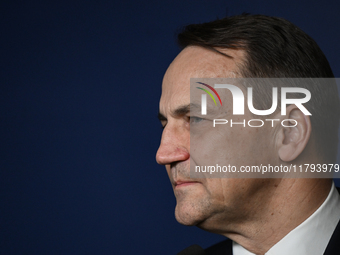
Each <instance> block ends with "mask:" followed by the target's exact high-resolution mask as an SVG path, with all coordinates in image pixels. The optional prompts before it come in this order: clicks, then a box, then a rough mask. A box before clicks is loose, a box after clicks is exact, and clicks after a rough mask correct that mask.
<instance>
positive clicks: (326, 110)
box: [156, 15, 340, 254]
mask: <svg viewBox="0 0 340 255" xmlns="http://www.w3.org/2000/svg"><path fill="white" fill-rule="evenodd" d="M178 42H179V44H180V46H181V47H182V49H183V50H182V51H181V52H180V53H179V55H178V56H177V57H176V58H175V60H174V61H173V62H172V63H171V64H170V66H169V68H168V69H167V71H166V74H165V75H164V79H163V85H162V96H161V99H160V106H159V118H160V121H161V123H162V125H163V127H164V130H163V134H162V139H161V144H160V147H159V149H158V152H157V155H156V159H157V162H158V163H159V164H162V165H165V167H166V170H167V173H168V175H169V178H170V181H171V184H172V186H173V189H174V193H175V196H176V200H177V205H176V209H175V216H176V219H177V221H178V222H180V223H182V224H184V225H196V226H198V227H200V228H202V229H204V230H207V231H210V232H214V233H218V234H221V235H224V236H226V237H228V238H230V239H231V240H233V241H234V242H235V243H234V246H233V250H234V253H235V254H265V253H267V252H268V251H270V252H274V253H268V254H275V251H276V250H275V249H282V247H283V246H287V243H284V245H283V244H282V243H283V242H284V240H283V239H284V238H285V239H286V240H289V242H288V243H290V244H291V243H293V244H292V245H291V246H292V247H290V248H288V249H289V250H288V253H285V252H284V253H282V254H293V253H289V252H291V250H293V249H295V246H300V244H301V242H300V243H298V244H299V245H297V244H294V242H295V241H293V242H292V241H291V240H297V239H299V238H297V237H298V236H299V235H298V234H296V232H298V231H300V232H301V233H302V232H303V231H305V232H304V233H306V232H307V231H313V230H315V228H319V227H318V226H313V224H311V223H310V224H309V225H308V226H307V227H304V225H306V224H305V221H306V219H311V220H309V221H313V219H315V218H316V217H320V216H319V214H320V213H319V214H317V213H316V212H317V211H322V210H325V209H324V208H325V207H326V208H331V209H327V212H328V214H327V216H321V217H324V218H325V217H328V218H331V221H332V222H331V223H329V222H322V224H321V225H322V226H325V230H322V231H323V232H322V233H321V234H320V235H321V236H322V238H321V239H322V241H320V242H321V243H320V244H317V246H318V247H319V248H313V250H314V251H315V250H317V251H315V252H316V253H315V254H322V253H320V252H321V251H324V250H325V249H326V246H327V244H328V242H329V239H330V237H331V236H332V234H333V232H334V230H335V227H336V225H337V221H338V220H339V218H340V211H339V212H337V210H338V209H339V208H340V202H339V195H338V194H337V191H336V189H334V187H332V185H333V184H332V180H331V179H329V178H308V179H306V178H192V177H191V175H190V167H192V166H193V165H200V163H201V162H203V160H204V159H209V160H210V161H214V160H215V162H219V164H224V165H231V166H235V168H237V169H241V167H242V166H259V165H261V166H262V165H273V166H275V165H281V166H293V165H294V166H296V167H298V166H300V165H302V166H304V164H310V165H313V166H316V165H317V164H321V165H326V166H327V167H328V164H334V163H335V160H336V152H337V143H338V139H337V135H338V123H339V98H338V92H337V87H336V84H335V83H334V84H331V85H328V86H325V87H322V86H318V85H316V86H314V85H313V86H310V87H308V86H307V88H308V90H309V91H310V93H311V95H312V98H313V100H311V101H310V102H308V103H306V104H305V107H306V108H307V109H308V111H310V112H311V114H312V115H311V116H308V115H306V114H304V113H303V111H301V108H300V107H299V106H298V105H295V104H290V105H287V107H286V109H285V110H286V112H285V115H282V114H281V109H280V104H278V107H277V109H276V110H275V111H274V112H273V113H272V114H271V115H270V119H275V120H277V121H272V122H270V124H267V125H263V126H259V127H253V126H249V125H244V126H242V127H238V128H232V127H230V126H228V128H227V127H218V129H213V128H211V127H212V123H213V121H214V119H222V118H223V119H231V118H233V121H234V122H235V123H241V122H242V121H244V122H245V123H249V122H248V121H249V120H252V119H257V120H258V119H260V120H262V121H263V122H264V121H265V120H266V119H268V118H269V117H268V116H254V114H253V113H252V112H251V111H249V109H248V108H246V109H245V112H244V114H243V115H242V116H233V115H232V102H233V97H232V94H231V93H230V92H227V91H223V90H219V91H218V93H219V95H220V96H221V102H222V101H223V108H222V106H221V109H222V111H221V112H222V113H223V114H224V116H222V115H223V114H222V113H221V112H220V113H216V114H215V113H214V114H215V115H214V114H211V115H206V116H202V114H201V112H200V111H201V109H195V107H194V104H192V102H191V99H190V92H191V91H190V79H191V78H202V79H204V78H332V77H334V75H333V72H332V70H331V68H330V66H329V63H328V61H327V59H326V57H325V56H324V54H323V53H322V51H321V50H320V48H319V47H318V45H317V44H316V43H315V42H314V40H313V39H311V38H310V37H309V36H308V35H307V34H305V33H304V32H303V31H302V30H300V29H299V28H297V27H296V26H295V25H293V24H291V23H290V22H288V21H286V20H284V19H280V18H274V17H267V16H262V15H239V16H233V17H227V18H224V19H221V20H217V21H213V22H209V23H204V24H197V25H189V26H187V27H186V28H185V29H184V30H183V31H182V32H181V33H180V34H179V35H178ZM291 86H294V85H291ZM296 86H299V85H296ZM239 88H240V89H241V90H242V91H247V90H246V88H245V87H243V86H239ZM271 91H272V88H270V90H267V89H266V88H265V87H263V86H261V85H259V84H257V86H254V87H253V98H254V102H255V100H256V103H254V107H255V108H256V109H269V108H270V107H271V105H272V94H271ZM208 107H209V105H208ZM208 110H209V108H208ZM285 120H288V122H287V123H286V125H282V121H285ZM289 123H290V124H289ZM292 123H298V124H297V125H293V124H292ZM196 130H197V131H196ZM190 139H192V140H193V139H195V141H197V144H199V145H201V146H195V147H194V148H190V145H192V144H191V141H190ZM304 170H305V169H304ZM331 191H332V192H331ZM329 201H331V202H329ZM325 202H327V203H325ZM325 204H326V205H325ZM330 212H331V213H330ZM315 215H316V216H315ZM322 215H326V213H323V214H322ZM324 218H322V221H327V219H324ZM317 219H318V222H320V220H319V218H317ZM302 223H303V224H302ZM301 225H303V226H302V227H301ZM328 226H329V227H328ZM303 227H304V228H303ZM301 229H302V230H301ZM293 230H294V231H295V235H294V233H293ZM300 238H304V237H300ZM314 238H319V236H317V235H316V236H315V237H314ZM323 239H324V240H323ZM280 243H281V244H280ZM280 245H281V246H280ZM302 245H303V244H302ZM306 245H307V246H308V245H310V242H309V241H308V243H307V244H306ZM275 246H276V247H275ZM277 247H279V248H277ZM311 247H312V246H311ZM240 249H241V250H242V249H246V250H247V252H248V251H249V252H252V253H242V252H244V251H239V250H240ZM318 249H319V250H318ZM212 254H215V253H212ZM216 254H219V253H216ZM221 254H222V253H221ZM226 254H228V253H226ZM297 254H298V253H297ZM305 254H310V253H308V251H306V253H305Z"/></svg>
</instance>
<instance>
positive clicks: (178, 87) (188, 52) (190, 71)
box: [160, 46, 244, 111]
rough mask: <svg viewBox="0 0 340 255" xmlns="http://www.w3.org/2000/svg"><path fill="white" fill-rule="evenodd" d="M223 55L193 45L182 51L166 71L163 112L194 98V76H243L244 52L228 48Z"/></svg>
mask: <svg viewBox="0 0 340 255" xmlns="http://www.w3.org/2000/svg"><path fill="white" fill-rule="evenodd" d="M223 53H226V54H228V55H229V56H231V57H232V58H228V57H226V56H223V55H222V54H220V53H218V52H215V51H213V50H209V49H205V48H202V47H197V46H190V47H187V48H185V49H184V50H182V51H181V53H180V54H179V55H178V56H177V57H176V58H175V59H174V61H173V62H172V63H171V64H170V66H169V68H168V70H167V71H166V73H165V75H164V79H163V85H162V96H161V101H160V107H161V111H166V110H167V109H162V108H164V107H167V108H171V107H175V106H177V105H179V104H181V103H188V102H189V101H190V78H218V77H224V78H229V77H232V78H233V77H239V76H240V75H239V67H238V66H240V64H242V60H243V57H244V56H243V55H244V53H243V51H241V50H229V49H224V50H223Z"/></svg>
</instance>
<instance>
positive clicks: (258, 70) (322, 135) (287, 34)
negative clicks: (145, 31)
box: [178, 14, 340, 161]
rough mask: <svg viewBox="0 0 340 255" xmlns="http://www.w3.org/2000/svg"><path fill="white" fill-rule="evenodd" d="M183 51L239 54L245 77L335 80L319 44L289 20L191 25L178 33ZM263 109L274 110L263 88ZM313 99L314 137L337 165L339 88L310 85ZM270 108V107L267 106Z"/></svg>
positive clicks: (255, 18) (257, 94)
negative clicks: (201, 49) (198, 49)
mask: <svg viewBox="0 0 340 255" xmlns="http://www.w3.org/2000/svg"><path fill="white" fill-rule="evenodd" d="M178 43H179V45H180V46H181V47H182V48H185V47H187V46H200V47H204V48H208V49H211V50H214V51H217V52H219V53H221V54H223V55H225V56H226V57H229V58H231V57H230V56H229V55H227V54H226V53H223V52H221V51H219V50H218V49H219V48H222V49H223V48H226V49H240V50H243V51H244V52H245V53H246V54H245V59H244V60H243V63H242V64H241V65H240V70H239V71H240V74H241V75H242V76H243V77H244V78H248V77H252V78H332V77H334V75H333V72H332V69H331V67H330V65H329V63H328V61H327V59H326V57H325V55H324V54H323V52H322V51H321V49H320V48H319V46H318V45H317V44H316V42H315V41H314V40H313V39H312V38H311V37H310V36H308V35H307V34H306V33H305V32H303V31H302V30H301V29H299V28H298V27H297V26H295V25H294V24H292V23H290V22H289V21H287V20H285V19H282V18H276V17H269V16H264V15H249V14H242V15H237V16H231V17H226V18H223V19H218V20H215V21H212V22H208V23H203V24H192V25H188V26H186V27H185V28H184V29H183V31H182V32H180V33H179V34H178ZM253 90H254V91H253V93H254V98H258V99H261V100H256V101H259V102H261V105H258V106H257V107H258V109H261V108H262V109H267V108H269V107H270V106H271V96H270V93H269V96H268V93H266V92H265V91H264V89H263V87H262V88H261V86H257V87H254V88H253ZM308 90H309V91H310V92H311V94H312V97H313V100H311V101H309V102H308V103H307V104H305V106H306V108H307V109H309V111H310V112H311V113H312V118H311V122H312V137H314V138H315V141H316V146H317V149H318V152H320V154H321V156H322V157H323V158H324V159H327V160H331V161H335V159H336V153H337V145H338V139H337V137H338V126H339V111H340V109H339V107H340V106H339V97H338V92H337V86H336V84H335V82H334V84H333V85H328V86H309V87H308ZM268 106H269V107H268Z"/></svg>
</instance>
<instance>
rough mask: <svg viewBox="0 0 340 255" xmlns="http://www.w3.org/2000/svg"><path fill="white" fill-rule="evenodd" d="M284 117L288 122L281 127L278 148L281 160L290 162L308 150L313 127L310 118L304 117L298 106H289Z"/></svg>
mask: <svg viewBox="0 0 340 255" xmlns="http://www.w3.org/2000/svg"><path fill="white" fill-rule="evenodd" d="M284 117H285V119H287V120H286V121H284V122H283V124H284V126H283V125H280V131H279V136H278V139H277V146H278V155H279V157H280V159H281V160H282V161H285V162H289V161H292V160H294V159H296V158H297V157H298V156H299V155H300V154H301V153H302V152H303V150H304V149H305V148H306V145H307V143H308V141H309V138H310V134H311V131H312V125H311V122H310V118H309V116H306V115H304V114H303V113H302V112H301V110H300V109H299V108H297V106H296V105H290V106H288V107H287V111H286V116H284ZM287 117H288V118H287ZM282 120H283V119H282Z"/></svg>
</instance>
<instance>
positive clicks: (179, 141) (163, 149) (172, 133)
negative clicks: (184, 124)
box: [156, 125, 190, 165]
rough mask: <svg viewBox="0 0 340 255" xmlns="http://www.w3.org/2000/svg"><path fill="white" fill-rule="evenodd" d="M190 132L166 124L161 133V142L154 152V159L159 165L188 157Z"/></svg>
mask: <svg viewBox="0 0 340 255" xmlns="http://www.w3.org/2000/svg"><path fill="white" fill-rule="evenodd" d="M189 148H190V133H189V131H187V130H178V129H176V128H175V127H171V126H170V125H167V126H166V127H165V128H164V130H163V134H162V139H161V144H160V146H159V148H158V151H157V154H156V161H157V163H158V164H160V165H168V164H171V163H174V162H179V161H185V160H187V159H189V158H190V153H189Z"/></svg>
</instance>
